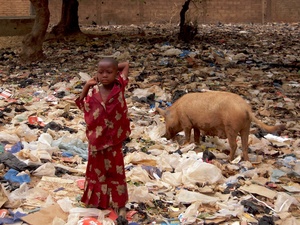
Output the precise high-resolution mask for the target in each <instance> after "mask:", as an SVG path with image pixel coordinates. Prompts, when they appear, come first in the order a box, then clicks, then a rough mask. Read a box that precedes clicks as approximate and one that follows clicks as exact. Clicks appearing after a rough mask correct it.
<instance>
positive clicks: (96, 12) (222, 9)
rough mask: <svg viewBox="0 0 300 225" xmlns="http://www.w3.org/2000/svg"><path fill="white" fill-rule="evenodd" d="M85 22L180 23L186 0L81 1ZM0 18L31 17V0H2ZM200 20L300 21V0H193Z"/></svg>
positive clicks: (54, 7)
mask: <svg viewBox="0 0 300 225" xmlns="http://www.w3.org/2000/svg"><path fill="white" fill-rule="evenodd" d="M78 1H79V21H80V23H81V24H92V23H93V22H95V23H97V24H98V25H117V24H126V25H130V24H148V23H150V22H153V23H178V22H179V12H180V10H181V7H182V5H183V3H184V2H185V0H172V1H168V0H114V1H112V0H78ZM61 2H62V0H49V9H50V12H51V17H50V22H51V23H52V24H56V23H57V22H58V21H59V19H60V14H61V11H60V10H61V4H62V3H61ZM0 4H1V7H0V17H3V16H29V15H30V14H31V9H30V1H29V0H9V1H8V0H0ZM189 18H190V20H191V21H195V20H197V21H198V23H217V22H221V23H265V22H299V21H300V0H250V1H247V0H198V3H197V6H195V5H194V4H192V3H191V5H190V10H189Z"/></svg>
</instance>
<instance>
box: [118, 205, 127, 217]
mask: <svg viewBox="0 0 300 225" xmlns="http://www.w3.org/2000/svg"><path fill="white" fill-rule="evenodd" d="M118 215H119V216H123V217H124V218H126V208H125V207H122V208H119V210H118Z"/></svg>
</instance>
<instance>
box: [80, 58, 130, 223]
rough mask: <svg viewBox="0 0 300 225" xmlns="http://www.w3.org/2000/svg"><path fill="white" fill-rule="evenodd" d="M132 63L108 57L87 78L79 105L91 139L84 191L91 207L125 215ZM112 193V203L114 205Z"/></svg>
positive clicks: (84, 195) (87, 203)
mask: <svg viewBox="0 0 300 225" xmlns="http://www.w3.org/2000/svg"><path fill="white" fill-rule="evenodd" d="M128 70H129V63H128V62H123V63H119V64H118V63H117V61H116V60H114V59H113V58H104V59H103V60H101V61H100V62H99V64H98V71H97V75H96V76H95V77H93V78H92V79H90V80H89V81H87V83H86V84H85V86H84V87H83V90H82V93H81V94H80V96H79V97H78V98H77V99H76V101H75V102H76V105H77V106H78V107H79V108H80V109H81V110H82V111H83V112H84V119H85V122H86V135H87V138H88V141H89V153H88V164H87V169H86V175H85V176H86V181H85V188H84V194H83V196H82V199H81V201H82V202H83V203H85V204H86V205H87V206H89V207H96V208H99V209H107V208H109V207H110V206H111V207H113V208H114V209H115V210H116V211H117V212H118V213H119V215H120V216H123V217H125V213H126V209H125V204H126V202H127V200H128V193H127V185H126V177H125V170H124V161H123V153H122V142H123V141H124V140H125V139H126V138H127V137H128V136H129V134H130V126H129V119H128V116H127V104H126V101H125V97H124V92H125V86H126V85H127V83H128ZM110 196H111V200H112V202H111V205H110Z"/></svg>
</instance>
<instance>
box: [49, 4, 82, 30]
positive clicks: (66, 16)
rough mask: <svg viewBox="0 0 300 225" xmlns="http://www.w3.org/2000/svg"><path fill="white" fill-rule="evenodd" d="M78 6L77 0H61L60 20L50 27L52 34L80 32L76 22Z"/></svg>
mask: <svg viewBox="0 0 300 225" xmlns="http://www.w3.org/2000/svg"><path fill="white" fill-rule="evenodd" d="M78 6H79V3H78V1H77V0H63V2H62V9H61V18H60V22H59V23H58V24H57V25H56V26H54V27H53V28H52V31H51V33H52V34H54V35H56V36H66V35H72V34H76V33H80V32H81V31H80V28H79V22H78Z"/></svg>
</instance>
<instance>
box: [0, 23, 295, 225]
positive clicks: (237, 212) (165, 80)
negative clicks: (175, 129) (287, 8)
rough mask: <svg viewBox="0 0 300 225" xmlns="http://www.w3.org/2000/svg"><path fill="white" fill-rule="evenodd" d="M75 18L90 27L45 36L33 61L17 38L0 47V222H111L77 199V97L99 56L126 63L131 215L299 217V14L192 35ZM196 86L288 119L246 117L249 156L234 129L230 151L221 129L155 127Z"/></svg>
mask: <svg viewBox="0 0 300 225" xmlns="http://www.w3.org/2000/svg"><path fill="white" fill-rule="evenodd" d="M82 29H83V30H84V31H85V32H88V33H91V34H93V35H94V37H93V38H92V39H87V38H83V37H77V39H75V38H73V39H66V40H59V41H57V40H54V39H52V40H51V39H50V40H48V41H47V42H45V54H46V56H47V60H45V61H43V62H41V63H33V64H31V65H21V64H19V62H18V59H17V54H18V48H17V46H15V45H14V46H13V47H12V48H9V47H6V48H2V49H1V50H0V56H1V60H0V78H1V87H0V88H1V94H0V95H1V100H0V108H1V111H0V123H1V131H0V141H1V145H0V152H1V153H0V162H1V163H0V167H1V172H0V182H1V192H0V207H1V209H0V224H12V223H14V224H26V223H28V224H33V225H35V224H37V225H38V224H55V225H61V224H68V225H75V224H83V222H82V219H83V218H84V217H89V218H90V223H89V224H100V222H97V221H101V223H102V224H113V220H114V219H115V215H114V212H112V211H100V210H98V209H89V208H84V207H83V206H82V205H81V204H80V201H79V199H80V196H81V195H82V192H83V191H82V187H83V182H84V173H85V166H86V159H87V140H86V137H85V123H84V120H83V117H82V113H81V112H80V111H79V110H78V109H77V108H76V105H75V104H74V100H75V98H76V97H77V96H78V94H79V93H80V91H81V88H82V87H83V84H84V81H85V80H86V79H87V77H89V76H93V74H94V73H95V71H96V64H97V62H98V61H99V59H100V58H101V57H103V56H114V57H116V58H117V59H118V60H119V61H124V60H129V61H130V65H131V69H130V83H129V86H128V91H127V96H126V97H127V103H128V107H129V113H130V118H131V128H132V133H131V136H130V138H129V139H128V140H127V141H126V143H124V154H125V158H124V160H125V163H126V171H127V172H126V174H127V180H128V189H129V195H130V200H129V203H128V204H127V209H128V214H127V219H128V221H129V223H131V224H286V225H290V224H291V225H294V224H300V210H299V207H300V205H299V201H300V185H299V182H300V161H299V159H300V139H299V136H300V123H299V108H300V102H299V98H300V89H299V86H300V58H299V55H300V45H299V39H300V24H268V25H263V26H262V25H223V24H218V25H201V26H200V28H199V31H200V33H199V34H198V35H197V36H196V40H195V41H194V42H193V43H191V44H185V43H181V42H178V41H177V39H176V34H177V32H178V29H177V28H176V27H172V26H167V25H157V26H154V25H153V24H149V25H148V26H143V27H142V26H141V27H137V26H127V27H124V26H114V27H113V26H112V27H84V28H82ZM97 34H100V35H98V36H97ZM1 40H2V39H1ZM14 44H15V43H14ZM204 90H223V91H229V92H233V93H236V94H238V95H240V96H242V97H243V98H244V99H245V100H246V101H248V102H249V103H250V104H251V106H252V109H253V112H254V114H255V115H256V116H257V117H258V118H259V119H260V120H262V121H264V122H265V123H267V124H269V125H275V124H285V125H286V127H287V130H285V131H284V132H283V133H282V134H281V136H274V135H272V134H266V133H264V132H263V131H261V130H259V129H258V128H257V127H255V125H254V124H253V126H252V127H251V135H250V137H249V157H250V161H251V162H244V161H241V158H240V156H241V150H240V144H241V143H240V140H239V139H238V140H237V143H238V146H239V149H238V151H237V154H236V159H235V160H234V161H232V162H229V161H228V160H227V158H228V153H229V145H228V143H227V140H225V139H219V138H217V137H205V138H203V141H202V142H201V144H200V145H195V144H189V145H182V142H183V133H179V134H178V135H177V137H176V140H166V139H165V138H162V135H163V134H164V129H165V127H164V121H163V119H162V117H161V116H160V115H158V114H156V113H155V107H167V106H169V105H171V104H172V103H173V102H174V101H175V100H176V99H178V98H179V97H180V96H182V95H183V94H185V93H187V92H201V91H204ZM199 113H201V112H199ZM204 139H205V140H204ZM24 214H27V215H26V216H24ZM23 216H24V217H23ZM21 217H22V219H23V221H22V220H20V218H21ZM95 218H96V219H98V220H96V219H95ZM25 221H26V222H25ZM78 221H81V223H80V222H78ZM91 221H93V222H94V223H92V222H91Z"/></svg>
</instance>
